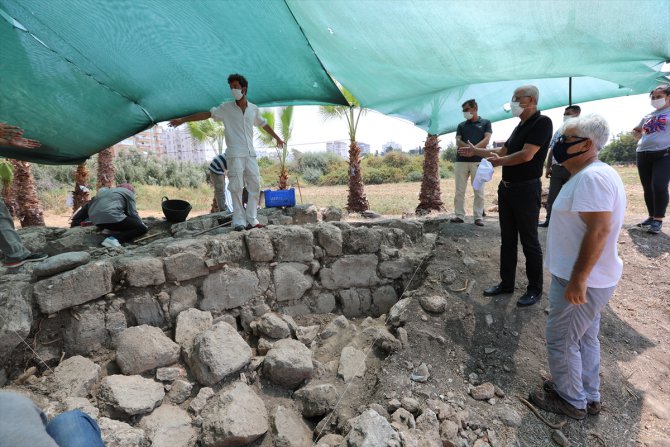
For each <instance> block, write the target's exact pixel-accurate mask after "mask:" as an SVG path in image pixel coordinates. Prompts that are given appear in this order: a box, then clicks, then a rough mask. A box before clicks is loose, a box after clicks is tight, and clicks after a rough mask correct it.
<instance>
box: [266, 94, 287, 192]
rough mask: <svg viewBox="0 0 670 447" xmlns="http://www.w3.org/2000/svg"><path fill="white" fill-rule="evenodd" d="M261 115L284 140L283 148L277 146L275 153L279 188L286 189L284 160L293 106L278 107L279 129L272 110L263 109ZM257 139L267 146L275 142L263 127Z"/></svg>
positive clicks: (285, 165)
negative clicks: (276, 127) (277, 157)
mask: <svg viewBox="0 0 670 447" xmlns="http://www.w3.org/2000/svg"><path fill="white" fill-rule="evenodd" d="M261 116H262V117H263V118H264V119H265V121H267V123H268V126H270V127H271V128H272V129H273V130H274V131H275V133H277V134H279V136H280V137H281V139H282V140H284V147H283V149H281V150H280V149H279V148H278V147H277V155H278V156H279V189H288V165H287V164H286V160H287V158H288V142H289V140H290V139H291V133H292V131H293V106H288V107H281V108H280V109H279V125H280V126H279V129H275V123H276V119H275V111H274V110H265V111H263V112H262V113H261ZM258 140H259V141H260V142H261V143H263V145H265V146H268V147H272V146H274V143H275V141H274V138H272V136H271V135H270V134H269V133H267V132H266V131H265V130H264V129H263V128H261V131H260V132H259V133H258Z"/></svg>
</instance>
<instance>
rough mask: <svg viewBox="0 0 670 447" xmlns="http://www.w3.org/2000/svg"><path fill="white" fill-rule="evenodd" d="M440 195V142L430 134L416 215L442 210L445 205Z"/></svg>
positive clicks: (425, 148) (424, 156) (424, 157)
mask: <svg viewBox="0 0 670 447" xmlns="http://www.w3.org/2000/svg"><path fill="white" fill-rule="evenodd" d="M440 195H441V193H440V140H438V138H437V135H431V134H428V138H426V145H425V147H424V151H423V178H422V179H421V192H420V193H419V206H417V207H416V214H418V215H422V214H428V213H430V212H431V211H432V210H436V211H439V210H441V209H442V208H443V205H444V204H443V203H442V199H441V197H440Z"/></svg>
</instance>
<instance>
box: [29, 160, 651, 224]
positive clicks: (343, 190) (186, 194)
mask: <svg viewBox="0 0 670 447" xmlns="http://www.w3.org/2000/svg"><path fill="white" fill-rule="evenodd" d="M615 169H616V170H617V172H618V173H619V175H620V176H621V178H622V180H623V182H624V185H625V187H626V195H627V199H628V207H627V212H626V214H627V215H629V216H636V217H643V216H646V214H647V211H646V208H645V205H644V197H643V194H642V186H641V185H640V180H639V177H638V175H637V168H636V167H635V166H632V165H629V166H616V167H615ZM501 175H502V174H501V170H500V169H496V171H495V174H494V176H493V180H491V182H489V183H488V184H487V185H486V190H485V198H486V202H485V203H486V205H485V206H486V208H489V207H490V206H491V204H492V203H493V201H494V200H495V199H496V197H497V185H498V183H499V181H500V178H501ZM542 183H543V186H544V188H548V187H549V179H546V178H544V177H543V178H542ZM440 188H441V192H442V200H443V202H444V207H445V208H446V209H447V211H449V212H451V211H453V208H454V189H455V188H454V179H453V178H447V179H443V180H442V181H441V182H440ZM136 189H137V207H138V209H139V211H140V212H142V215H156V216H162V210H161V199H162V198H163V197H164V196H166V197H168V198H170V199H181V200H186V201H188V202H189V203H191V206H193V213H194V214H196V213H197V214H202V213H207V212H209V209H210V206H211V204H212V198H213V197H214V192H213V189H212V187H211V186H210V185H206V184H203V185H202V186H200V187H198V188H176V187H171V186H152V185H136ZM420 189H421V183H420V182H411V183H406V182H403V183H386V184H382V185H366V186H365V194H366V196H367V198H368V201H369V202H370V209H372V210H374V211H377V212H379V213H382V214H388V215H401V214H403V213H413V212H414V210H415V209H416V206H417V205H418V203H419V191H420ZM67 191H68V189H67V188H58V189H51V190H45V191H41V192H40V200H41V201H42V204H43V206H44V208H45V210H48V211H50V212H52V213H59V214H63V213H67V212H68V211H69V210H68V207H67V205H66V197H67ZM347 192H348V187H347V186H346V185H336V186H303V187H302V189H301V191H300V192H299V191H298V190H297V189H296V200H297V202H298V203H300V193H302V203H305V204H306V203H311V204H314V205H315V206H317V207H319V208H324V207H327V206H337V207H340V208H344V207H345V206H346V204H347ZM472 200H473V193H472V188H471V187H468V188H467V190H466V197H465V207H466V212H467V213H471V209H472Z"/></svg>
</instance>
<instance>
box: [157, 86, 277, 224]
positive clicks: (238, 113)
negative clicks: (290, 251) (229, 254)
mask: <svg viewBox="0 0 670 447" xmlns="http://www.w3.org/2000/svg"><path fill="white" fill-rule="evenodd" d="M228 85H229V86H230V91H231V94H232V95H233V98H234V101H228V102H224V103H222V104H221V105H220V106H218V107H213V108H212V109H211V110H209V111H208V112H200V113H195V114H193V115H189V116H185V117H182V118H175V119H173V120H171V121H170V125H171V126H173V127H176V126H179V125H181V124H183V123H186V122H188V121H201V120H206V119H208V118H212V119H214V120H217V121H222V122H223V124H224V126H225V129H226V131H225V139H226V161H227V163H228V190H229V191H230V194H231V196H232V198H233V228H234V229H235V231H242V230H245V229H247V230H250V229H252V228H261V227H263V225H261V224H260V223H259V222H258V220H257V219H256V215H257V211H258V209H257V205H256V204H257V203H258V197H259V196H260V190H261V174H260V170H259V169H258V163H257V161H256V151H255V150H254V129H253V126H254V125H255V126H258V127H262V128H263V129H264V130H265V131H266V132H267V133H268V134H270V135H271V136H272V138H274V139H275V140H276V141H277V146H279V147H280V148H283V147H284V142H283V141H282V139H281V138H279V136H278V135H277V134H276V133H275V131H274V130H273V129H272V128H271V127H270V126H268V123H267V122H266V121H265V120H264V119H263V118H262V117H261V114H260V110H259V109H258V107H257V106H256V105H255V104H252V103H251V102H249V101H248V100H247V88H248V86H249V83H248V82H247V80H246V79H245V78H244V76H242V75H240V74H231V75H230V76H228ZM245 187H246V188H247V191H248V193H249V198H248V202H247V203H248V205H247V208H246V211H245V209H244V205H243V204H242V190H243V189H244V188H245Z"/></svg>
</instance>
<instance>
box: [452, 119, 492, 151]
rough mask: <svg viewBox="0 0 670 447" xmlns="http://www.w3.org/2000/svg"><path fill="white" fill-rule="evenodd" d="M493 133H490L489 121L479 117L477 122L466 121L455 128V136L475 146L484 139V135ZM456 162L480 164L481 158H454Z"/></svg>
mask: <svg viewBox="0 0 670 447" xmlns="http://www.w3.org/2000/svg"><path fill="white" fill-rule="evenodd" d="M487 132H488V133H493V132H492V131H491V121H489V120H486V119H484V118H482V117H481V116H479V117H477V121H474V122H473V121H470V120H466V121H463V122H462V123H461V124H459V125H458V127H457V128H456V136H458V137H460V138H461V141H463V142H464V143H467V142H468V141H469V142H470V143H472V144H477V143H479V142H480V141H482V140H483V139H484V137H485V136H486V135H485V134H486V133H487ZM456 161H463V162H480V161H482V157H477V156H476V155H475V156H472V157H464V156H462V155H457V156H456Z"/></svg>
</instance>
